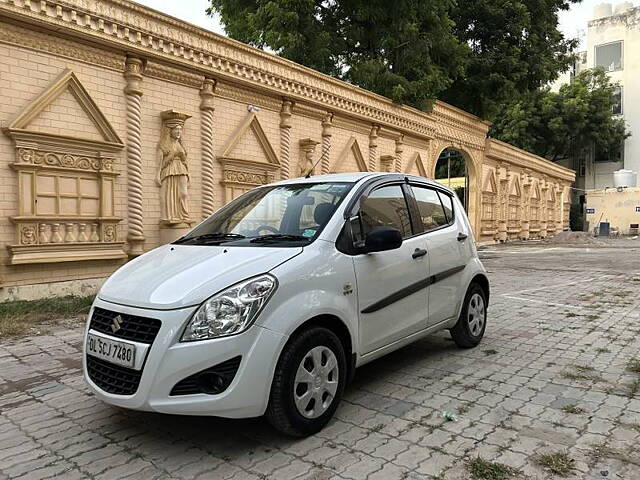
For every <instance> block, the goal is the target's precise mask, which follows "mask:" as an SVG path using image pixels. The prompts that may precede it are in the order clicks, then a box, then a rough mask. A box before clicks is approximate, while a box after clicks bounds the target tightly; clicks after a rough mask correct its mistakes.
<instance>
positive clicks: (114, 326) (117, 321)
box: [111, 315, 122, 333]
mask: <svg viewBox="0 0 640 480" xmlns="http://www.w3.org/2000/svg"><path fill="white" fill-rule="evenodd" d="M120 328H122V317H121V316H120V315H116V316H115V317H114V318H113V320H112V321H111V331H112V332H113V333H116V332H117V331H118V330H120Z"/></svg>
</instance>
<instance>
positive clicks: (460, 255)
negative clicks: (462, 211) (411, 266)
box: [411, 184, 468, 326]
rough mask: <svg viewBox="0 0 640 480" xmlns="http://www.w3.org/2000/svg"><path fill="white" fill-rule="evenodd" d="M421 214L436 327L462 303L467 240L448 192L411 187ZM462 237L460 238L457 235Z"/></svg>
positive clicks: (431, 315)
mask: <svg viewBox="0 0 640 480" xmlns="http://www.w3.org/2000/svg"><path fill="white" fill-rule="evenodd" d="M411 190H412V192H413V196H414V197H415V199H416V203H417V204H418V205H417V206H418V212H419V215H420V218H421V220H422V225H423V228H424V231H425V235H424V237H425V240H426V243H427V246H426V248H427V251H428V252H429V253H428V257H429V287H428V297H429V319H428V324H429V325H430V326H431V325H436V324H438V323H441V322H443V321H445V320H448V319H449V318H451V317H453V316H455V315H456V314H457V312H458V308H459V306H460V302H461V301H462V296H463V295H464V292H462V291H461V290H462V287H463V286H462V278H463V273H462V271H463V270H464V268H465V266H466V264H467V262H468V258H467V255H466V254H465V251H466V248H465V242H466V241H467V240H466V238H467V237H465V235H468V233H464V232H462V231H461V228H460V225H461V224H463V222H460V221H458V219H457V218H456V215H455V213H456V212H455V208H454V205H455V203H454V201H453V198H452V197H451V195H450V194H449V193H446V192H444V191H442V190H438V189H436V188H433V187H430V186H427V185H420V184H412V185H411ZM459 234H461V235H460V238H458V235H459Z"/></svg>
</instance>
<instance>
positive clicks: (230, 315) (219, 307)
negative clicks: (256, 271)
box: [181, 275, 277, 342]
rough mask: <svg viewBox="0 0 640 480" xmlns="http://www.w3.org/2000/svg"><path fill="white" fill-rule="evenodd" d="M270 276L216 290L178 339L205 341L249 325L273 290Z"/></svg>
mask: <svg viewBox="0 0 640 480" xmlns="http://www.w3.org/2000/svg"><path fill="white" fill-rule="evenodd" d="M276 285H277V282H276V279H275V278H274V277H272V276H271V275H260V276H259V277H255V278H251V279H249V280H245V281H244V282H241V283H238V284H236V285H233V286H232V287H229V288H227V289H226V290H223V291H222V292H220V293H217V294H216V295H214V296H213V297H211V298H209V299H208V300H207V301H206V302H204V303H203V304H202V305H200V307H199V308H198V310H197V311H196V313H195V314H194V315H193V317H192V318H191V320H190V321H189V323H188V324H187V328H185V330H184V333H183V334H182V339H181V341H183V342H190V341H193V340H206V339H208V338H216V337H224V336H227V335H234V334H236V333H241V332H243V331H245V330H246V329H247V328H249V327H250V326H251V324H252V323H253V321H254V320H255V319H256V317H257V316H258V314H259V313H260V310H262V307H264V305H265V304H266V303H267V300H269V297H271V294H272V293H273V292H274V290H275V289H276Z"/></svg>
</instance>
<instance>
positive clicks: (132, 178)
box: [0, 0, 574, 300]
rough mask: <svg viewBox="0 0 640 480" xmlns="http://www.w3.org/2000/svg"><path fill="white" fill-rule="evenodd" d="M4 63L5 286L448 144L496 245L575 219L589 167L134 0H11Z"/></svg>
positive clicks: (84, 266) (102, 260) (14, 289)
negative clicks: (171, 206)
mask: <svg viewBox="0 0 640 480" xmlns="http://www.w3.org/2000/svg"><path fill="white" fill-rule="evenodd" d="M15 59H20V60H19V62H20V67H19V68H17V67H16V66H15ZM0 72H1V73H2V78H3V86H2V94H3V97H4V98H7V99H11V101H10V102H3V103H0V120H1V121H2V127H3V133H4V135H0V176H1V178H2V185H3V193H4V196H3V197H2V202H0V210H1V213H2V215H0V246H1V248H0V287H2V288H0V300H3V299H6V298H28V297H37V296H42V295H46V294H50V293H55V292H80V291H83V289H85V291H86V289H91V288H95V286H96V285H98V284H99V283H100V282H101V281H102V279H103V278H104V277H105V276H107V275H108V274H109V273H110V272H112V271H113V270H114V269H115V268H117V267H118V266H119V265H121V264H122V263H123V262H125V261H127V258H130V257H131V256H135V255H137V254H139V253H141V252H144V251H147V250H150V249H152V248H154V247H155V246H157V245H159V244H160V243H162V242H164V241H167V240H168V239H171V238H175V237H176V236H177V235H180V234H181V233H182V232H184V231H186V230H187V229H189V228H190V226H192V225H193V224H194V223H196V222H197V221H199V220H200V219H202V218H203V217H206V216H207V215H209V214H210V213H211V212H212V211H213V210H215V209H217V208H219V207H220V206H221V205H223V204H224V202H227V201H229V200H231V199H232V198H234V197H235V196H237V195H239V194H241V193H242V192H244V191H246V190H248V189H250V188H253V187H255V186H257V185H262V184H265V183H269V182H271V181H274V180H277V179H280V178H289V177H295V176H298V175H300V174H301V173H304V174H306V173H309V172H310V171H311V173H314V174H319V173H329V172H345V171H377V170H381V171H394V172H408V173H416V174H419V175H424V176H428V177H432V178H433V177H434V176H435V171H436V166H437V165H436V164H437V161H438V158H439V157H441V155H442V154H443V152H457V153H456V155H459V158H463V159H464V163H465V166H466V169H465V175H463V177H464V187H463V188H462V191H463V192H464V193H463V199H464V201H465V205H466V206H467V210H468V213H469V217H470V219H471V222H472V225H473V229H474V232H475V235H476V237H477V239H478V240H479V241H480V242H483V243H484V242H496V241H507V240H510V239H516V238H531V237H544V236H548V235H553V234H555V233H557V232H558V231H561V230H562V229H563V228H566V226H567V225H568V218H567V216H566V211H567V210H568V207H567V205H568V202H569V188H568V187H569V185H570V184H571V182H573V180H574V172H573V171H571V170H568V169H565V168H563V167H560V166H558V165H556V164H553V163H550V162H547V161H545V160H544V159H542V158H539V157H536V156H535V155H532V154H529V153H527V152H524V151H522V150H519V149H517V148H514V147H512V146H510V145H508V144H505V143H502V142H498V141H496V140H493V139H491V138H487V131H488V128H489V125H488V124H487V123H486V122H483V121H482V120H480V119H479V118H477V117H475V116H473V115H470V114H468V113H466V112H464V111H462V110H459V109H457V108H455V107H452V106H450V105H447V104H445V103H442V102H436V103H435V105H434V107H433V109H432V111H431V112H421V111H418V110H415V109H413V108H410V107H405V106H400V105H397V104H394V103H393V102H392V101H390V100H388V99H386V98H383V97H381V96H379V95H375V94H373V93H370V92H367V91H365V90H362V89H360V88H357V87H354V86H352V85H349V84H347V83H344V82H341V81H339V80H336V79H333V78H330V77H328V76H326V75H323V74H320V73H318V72H315V71H313V70H310V69H308V68H305V67H302V66H300V65H297V64H295V63H293V62H290V61H288V60H284V59H282V58H278V57H275V56H273V55H270V54H268V53H265V52H262V51H260V50H257V49H254V48H251V47H249V46H247V45H244V44H241V43H239V42H236V41H233V40H230V39H228V38H225V37H221V36H219V35H216V34H213V33H210V32H208V31H206V30H202V29H199V28H197V27H194V26H193V25H190V24H187V23H184V22H181V21H179V20H176V19H174V18H171V17H168V16H165V15H163V14H161V13H158V12H155V11H153V10H149V9H147V8H145V7H142V6H140V5H137V4H134V3H130V2H127V1H125V0H101V1H95V0H64V1H62V0H60V1H58V0H40V1H38V2H33V1H31V2H27V1H25V0H6V1H3V2H0ZM167 122H170V123H171V122H172V123H171V127H172V128H171V129H170V132H171V134H172V135H173V137H171V138H172V140H171V141H173V142H174V143H175V142H179V143H180V148H179V151H180V155H179V162H178V163H176V165H177V167H176V168H178V167H179V168H178V169H177V170H175V171H174V170H172V171H171V172H169V173H170V174H171V175H178V174H179V175H180V185H181V189H182V190H181V193H180V198H181V199H182V200H181V201H184V202H186V204H185V205H183V208H182V209H181V211H182V212H184V214H183V215H182V216H180V218H178V219H176V218H173V217H172V218H168V217H167V218H163V215H162V212H161V205H163V202H164V203H165V204H166V201H167V199H166V198H162V195H168V194H169V193H171V194H172V195H174V196H175V194H176V192H173V190H171V189H168V188H162V185H163V179H164V177H162V176H161V177H160V178H159V179H158V178H157V172H158V161H159V160H158V159H159V158H160V157H159V155H158V145H159V144H160V139H161V136H162V131H163V128H165V131H169V130H167V128H166V126H167ZM163 125H164V127H163ZM167 141H168V140H167ZM165 143H166V142H165ZM447 155H448V153H447ZM165 183H166V182H165ZM183 190H184V191H183ZM167 192H169V193H167ZM165 217H166V215H165ZM51 279H56V281H55V283H54V282H52V280H51Z"/></svg>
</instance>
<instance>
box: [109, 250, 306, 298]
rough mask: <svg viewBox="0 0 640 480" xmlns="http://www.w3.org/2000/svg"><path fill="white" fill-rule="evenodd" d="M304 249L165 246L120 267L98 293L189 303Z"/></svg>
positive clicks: (269, 267)
mask: <svg viewBox="0 0 640 480" xmlns="http://www.w3.org/2000/svg"><path fill="white" fill-rule="evenodd" d="M301 252H302V247H291V248H273V247H230V246H224V247H223V246H220V247H218V246H210V245H207V246H201V245H164V246H162V247H159V248H156V249H155V250H152V251H150V252H147V253H145V254H144V255H141V256H140V257H138V258H136V259H135V260H132V261H130V262H129V263H127V264H126V265H124V266H123V267H121V268H120V269H119V270H117V271H116V272H115V273H114V274H113V275H111V277H109V279H108V280H107V281H106V282H105V283H104V285H103V286H102V288H101V289H100V293H98V296H99V297H100V299H102V300H106V301H107V302H113V303H118V304H121V305H129V306H133V307H142V308H154V309H158V310H170V309H175V308H184V307H189V306H192V305H197V304H199V303H202V302H203V301H204V300H206V299H207V298H209V297H210V296H211V295H213V294H214V293H216V292H219V291H220V290H223V289H224V288H226V287H229V286H231V285H233V284H234V283H237V282H240V281H242V280H244V279H246V278H249V277H253V276H255V275H260V274H262V273H266V272H268V271H269V270H271V269H273V268H275V267H277V266H278V265H280V264H281V263H284V262H286V261H287V260H289V259H291V258H293V257H295V256H296V255H298V254H300V253H301Z"/></svg>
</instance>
